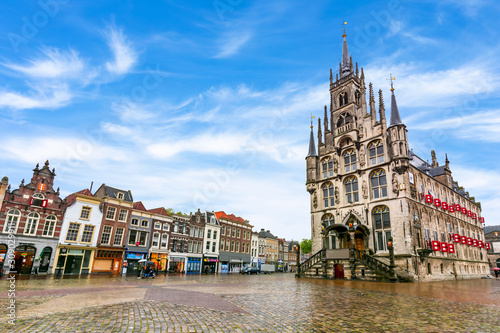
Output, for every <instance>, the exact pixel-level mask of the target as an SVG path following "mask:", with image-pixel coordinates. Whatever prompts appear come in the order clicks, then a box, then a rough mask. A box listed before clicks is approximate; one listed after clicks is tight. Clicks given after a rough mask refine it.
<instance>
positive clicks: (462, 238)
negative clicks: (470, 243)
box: [460, 236, 467, 244]
mask: <svg viewBox="0 0 500 333" xmlns="http://www.w3.org/2000/svg"><path fill="white" fill-rule="evenodd" d="M460 240H461V243H462V244H467V237H465V236H461V237H460Z"/></svg>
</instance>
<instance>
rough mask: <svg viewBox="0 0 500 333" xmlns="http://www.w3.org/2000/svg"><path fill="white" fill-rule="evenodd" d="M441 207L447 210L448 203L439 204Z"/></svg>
mask: <svg viewBox="0 0 500 333" xmlns="http://www.w3.org/2000/svg"><path fill="white" fill-rule="evenodd" d="M441 207H442V208H443V209H444V210H448V203H447V202H444V201H443V202H441Z"/></svg>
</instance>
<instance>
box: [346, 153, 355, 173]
mask: <svg viewBox="0 0 500 333" xmlns="http://www.w3.org/2000/svg"><path fill="white" fill-rule="evenodd" d="M344 168H345V172H350V171H355V170H356V150H354V149H349V150H348V151H346V152H345V153H344Z"/></svg>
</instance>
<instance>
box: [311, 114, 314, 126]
mask: <svg viewBox="0 0 500 333" xmlns="http://www.w3.org/2000/svg"><path fill="white" fill-rule="evenodd" d="M313 119H314V116H313V114H312V113H311V128H313Z"/></svg>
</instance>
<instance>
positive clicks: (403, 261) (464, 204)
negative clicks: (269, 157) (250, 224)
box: [299, 34, 489, 281]
mask: <svg viewBox="0 0 500 333" xmlns="http://www.w3.org/2000/svg"><path fill="white" fill-rule="evenodd" d="M368 87H369V89H368V105H367V98H366V93H367V91H366V84H365V75H364V72H363V68H361V69H358V64H357V63H355V64H354V63H353V60H352V57H349V51H348V47H347V41H346V35H345V34H344V35H343V50H342V61H341V63H340V66H339V73H338V74H336V77H335V79H334V77H333V73H332V70H331V69H330V108H329V109H328V108H327V106H325V110H324V118H323V119H322V121H321V119H319V120H318V129H317V140H318V145H317V146H316V144H315V138H314V133H313V128H312V126H311V137H310V143H309V153H308V155H307V157H306V164H307V182H306V187H307V191H308V192H309V193H310V207H311V239H312V253H311V258H310V259H309V260H308V261H306V262H304V263H303V264H302V266H301V269H300V271H301V272H300V273H299V275H300V276H308V277H319V278H337V279H338V278H340V279H365V280H393V281H433V280H447V279H465V278H478V277H480V276H486V275H488V274H489V267H488V262H487V258H486V249H487V246H488V245H489V244H486V243H485V242H484V232H483V227H482V222H483V223H484V218H482V217H481V205H480V203H479V202H476V201H475V199H474V197H472V196H471V195H469V193H468V192H466V191H465V190H464V189H463V188H462V187H460V186H459V184H458V182H457V181H455V180H454V179H453V177H452V171H451V169H450V162H449V161H448V157H446V161H445V163H444V164H439V163H438V161H437V159H436V155H435V152H434V151H431V152H430V153H431V157H432V163H429V162H426V159H424V158H421V157H419V156H417V155H415V154H414V153H413V151H412V150H411V149H410V147H409V145H408V137H407V132H408V131H407V129H406V126H405V124H404V122H403V119H401V116H400V113H399V110H398V106H397V104H396V97H395V95H394V89H393V87H392V84H391V102H390V114H389V115H388V116H390V119H389V121H388V120H387V119H386V109H385V103H384V99H383V95H382V90H379V91H378V110H377V105H376V101H375V94H374V91H373V86H372V84H371V83H370V84H369V85H368Z"/></svg>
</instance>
